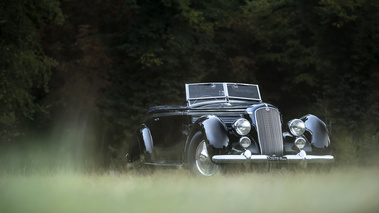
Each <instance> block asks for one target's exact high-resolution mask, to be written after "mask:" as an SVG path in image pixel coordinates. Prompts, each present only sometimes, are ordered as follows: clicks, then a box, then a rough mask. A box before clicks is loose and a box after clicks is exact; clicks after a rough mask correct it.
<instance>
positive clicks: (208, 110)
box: [128, 101, 331, 165]
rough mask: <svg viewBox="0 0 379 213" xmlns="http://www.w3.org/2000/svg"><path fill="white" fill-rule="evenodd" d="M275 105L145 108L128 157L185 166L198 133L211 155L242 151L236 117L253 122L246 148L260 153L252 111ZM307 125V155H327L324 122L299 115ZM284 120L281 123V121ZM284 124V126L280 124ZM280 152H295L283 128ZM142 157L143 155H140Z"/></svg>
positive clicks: (150, 162) (326, 133)
mask: <svg viewBox="0 0 379 213" xmlns="http://www.w3.org/2000/svg"><path fill="white" fill-rule="evenodd" d="M267 106H268V107H274V106H272V105H270V104H265V103H262V102H255V103H252V102H251V101H249V102H246V103H239V104H232V105H230V104H220V103H218V104H210V105H205V106H201V107H196V108H189V107H187V106H157V107H152V108H150V109H149V111H148V116H147V119H146V120H145V122H144V124H143V125H142V126H141V127H140V128H139V129H138V130H137V131H136V134H135V139H134V141H133V144H132V146H131V149H130V152H129V155H128V157H129V160H131V161H137V160H143V161H144V162H145V163H148V164H159V165H184V164H186V163H188V162H186V161H187V160H186V159H187V154H188V153H187V152H188V146H189V143H190V141H191V139H192V137H193V136H194V135H195V134H196V133H197V132H201V133H202V134H203V136H204V139H205V141H206V143H207V145H208V148H210V149H209V150H210V155H214V154H241V153H242V152H243V151H245V149H243V148H242V147H241V145H240V144H239V143H238V141H239V139H240V137H241V136H239V135H238V134H237V133H236V132H235V130H234V129H233V128H232V124H233V123H234V121H235V120H237V119H238V118H246V119H248V120H249V121H250V122H251V124H252V130H251V132H250V133H249V134H248V135H247V137H249V138H250V139H251V141H252V145H251V146H250V147H248V148H247V149H248V150H250V151H251V153H252V154H253V155H254V154H261V153H260V149H259V143H258V137H257V131H256V123H255V119H254V112H255V111H256V110H257V109H259V108H262V107H267ZM301 119H302V120H303V121H304V122H305V124H306V133H305V134H304V136H303V137H305V138H306V140H307V144H306V147H305V148H304V150H305V151H306V152H307V153H308V154H330V153H331V149H330V146H329V145H330V141H329V136H328V130H327V128H326V125H325V123H324V122H322V121H321V120H320V119H319V118H317V117H316V116H314V115H306V116H304V117H302V118H301ZM282 123H283V122H282ZM282 126H283V127H286V125H283V124H282ZM283 138H284V140H283V141H284V150H283V154H284V155H286V154H296V153H298V152H299V150H298V149H297V148H296V147H295V146H294V143H293V142H294V140H295V138H296V137H294V136H292V135H291V134H290V133H288V132H285V131H283ZM141 157H142V158H141Z"/></svg>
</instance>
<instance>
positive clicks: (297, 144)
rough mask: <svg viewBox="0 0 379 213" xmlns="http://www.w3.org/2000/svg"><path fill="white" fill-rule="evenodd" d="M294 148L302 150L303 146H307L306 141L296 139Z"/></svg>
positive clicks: (300, 138) (299, 138)
mask: <svg viewBox="0 0 379 213" xmlns="http://www.w3.org/2000/svg"><path fill="white" fill-rule="evenodd" d="M294 144H295V146H296V147H297V148H298V149H299V150H302V149H304V147H305V145H306V144H307V141H306V140H305V138H303V137H297V138H296V139H295V142H294Z"/></svg>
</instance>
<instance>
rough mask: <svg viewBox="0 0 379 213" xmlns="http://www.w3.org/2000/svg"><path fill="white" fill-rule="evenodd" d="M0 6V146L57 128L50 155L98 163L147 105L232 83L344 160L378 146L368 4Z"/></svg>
mask: <svg viewBox="0 0 379 213" xmlns="http://www.w3.org/2000/svg"><path fill="white" fill-rule="evenodd" d="M0 6H1V7H0V36H1V37H0V69H1V70H0V71H1V73H0V140H1V142H2V143H3V144H4V143H5V142H7V141H10V140H11V139H14V138H15V136H17V135H20V134H25V133H26V131H25V130H26V129H32V130H40V131H42V132H46V131H47V132H56V131H58V132H60V133H59V134H58V135H61V136H60V137H66V138H65V139H64V140H63V141H65V142H64V143H65V144H66V145H64V146H63V148H62V149H60V150H65V151H63V152H69V153H74V154H72V155H75V156H79V157H78V158H80V159H83V162H84V161H87V162H88V161H91V160H93V159H92V158H87V157H85V156H87V155H88V156H93V155H95V156H96V155H97V156H99V155H101V156H102V157H101V160H100V161H105V165H109V164H112V160H114V159H117V158H118V156H123V154H124V153H125V152H126V150H127V148H128V141H129V140H130V137H131V135H132V134H133V131H134V129H135V128H136V127H137V124H138V123H140V122H141V121H142V119H143V116H144V115H145V112H146V110H147V108H148V107H149V106H153V105H160V104H180V105H183V104H185V100H184V99H185V98H184V97H185V95H184V83H189V82H201V81H235V82H247V83H257V84H259V85H260V87H261V91H262V93H263V94H262V95H263V100H264V101H266V102H270V103H272V104H274V105H276V106H278V107H279V108H280V109H281V111H282V113H283V115H284V118H285V120H288V119H290V118H293V117H300V116H302V115H304V114H307V113H314V114H316V115H318V116H319V117H321V118H322V119H323V120H324V121H326V123H327V125H328V127H329V129H330V131H331V133H332V139H333V141H334V143H335V144H336V147H337V148H340V150H344V149H343V147H348V144H349V143H351V144H354V146H353V147H354V148H353V150H354V153H353V154H352V155H351V156H354V155H356V156H359V157H360V158H362V159H363V158H364V157H363V153H364V150H365V149H367V148H369V149H370V150H378V143H379V141H378V131H379V129H378V126H379V123H378V122H379V97H378V96H379V95H378V94H379V91H378V89H379V88H378V84H379V76H378V67H379V66H378V64H379V62H378V58H379V25H378V23H379V13H378V12H377V11H378V10H379V3H378V2H377V1H367V0H354V1H353V0H348V1H346V0H344V1H342V0H335V1H330V0H319V1H303V0H301V1H293V0H281V1H268V0H256V1H231V0H221V1H220V0H218V1H216V0H210V1H200V0H193V1H189V0H157V1H149V0H99V1H90V0H82V1H70V0H68V1H67V0H61V1H58V0H54V1H52V0H43V1H36V0H22V1H11V0H5V1H2V2H0ZM62 14H63V15H62ZM92 121H94V122H96V124H94V123H91V122H92ZM52 126H53V127H55V128H52ZM78 135H80V137H79V136H78ZM72 138H76V139H75V140H72ZM57 141H62V140H57ZM349 141H350V142H349ZM67 144H68V145H67ZM78 144H79V145H78ZM87 146H92V147H93V148H91V149H86V148H85V147H87ZM73 147H75V148H73ZM77 147H81V148H79V149H78V148H77ZM73 150H75V151H73ZM351 150H352V149H347V148H346V149H345V150H344V151H343V152H345V153H348V152H353V151H351ZM341 152H342V151H341ZM83 153H86V154H83ZM373 153H375V152H372V153H371V154H372V155H374V154H373ZM339 154H340V156H343V154H342V153H339ZM104 159H105V160H104ZM106 159H108V160H106ZM110 161H111V162H110Z"/></svg>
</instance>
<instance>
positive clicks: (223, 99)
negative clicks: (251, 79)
mask: <svg viewBox="0 0 379 213" xmlns="http://www.w3.org/2000/svg"><path fill="white" fill-rule="evenodd" d="M196 85H209V86H216V85H222V86H223V95H218V96H207V97H196V98H190V91H189V90H190V89H189V88H190V86H196ZM228 85H235V86H253V87H256V89H257V93H258V98H249V97H239V96H230V95H229V90H228ZM185 88H186V100H187V106H189V107H194V106H201V105H207V104H214V103H235V102H241V101H242V102H243V101H249V102H251V101H253V102H262V99H261V93H260V91H259V86H258V85H257V84H245V83H230V82H214V83H191V84H186V85H185ZM198 100H201V102H199V103H195V102H196V101H198ZM191 101H194V102H191Z"/></svg>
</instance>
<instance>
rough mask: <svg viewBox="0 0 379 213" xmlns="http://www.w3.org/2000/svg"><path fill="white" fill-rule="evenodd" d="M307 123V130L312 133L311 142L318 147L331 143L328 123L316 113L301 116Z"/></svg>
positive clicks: (327, 145)
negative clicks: (315, 114)
mask: <svg viewBox="0 0 379 213" xmlns="http://www.w3.org/2000/svg"><path fill="white" fill-rule="evenodd" d="M300 119H301V120H302V121H304V123H305V128H306V131H308V132H309V133H310V134H311V135H312V140H311V144H312V145H313V146H314V147H316V148H320V149H322V148H327V147H329V145H330V139H329V131H328V128H327V127H326V124H325V123H324V122H323V121H322V120H320V119H319V118H318V117H316V116H314V115H310V114H309V115H305V116H303V117H302V118H300Z"/></svg>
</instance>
